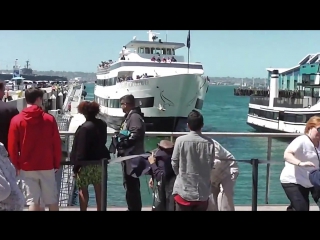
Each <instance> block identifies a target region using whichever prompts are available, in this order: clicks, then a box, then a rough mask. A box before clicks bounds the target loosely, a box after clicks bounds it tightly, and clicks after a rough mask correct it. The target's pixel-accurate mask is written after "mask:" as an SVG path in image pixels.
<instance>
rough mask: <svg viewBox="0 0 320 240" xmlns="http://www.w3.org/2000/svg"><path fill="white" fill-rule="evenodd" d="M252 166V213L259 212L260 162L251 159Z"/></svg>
mask: <svg viewBox="0 0 320 240" xmlns="http://www.w3.org/2000/svg"><path fill="white" fill-rule="evenodd" d="M251 165H252V211H258V167H259V160H258V159H251Z"/></svg>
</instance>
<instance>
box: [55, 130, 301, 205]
mask: <svg viewBox="0 0 320 240" xmlns="http://www.w3.org/2000/svg"><path fill="white" fill-rule="evenodd" d="M185 134H187V132H146V137H153V138H154V137H159V138H161V139H163V138H168V139H170V140H171V141H174V140H175V138H177V137H179V136H182V135H185ZM113 135H114V133H108V136H113ZM203 135H205V136H208V137H212V138H214V139H216V138H221V137H222V138H227V139H229V138H265V139H266V140H267V143H266V147H267V152H266V153H267V155H266V158H264V157H263V156H261V157H257V156H256V155H252V157H250V158H248V159H237V160H236V161H237V162H238V163H241V164H250V165H251V167H252V168H251V171H252V176H251V178H252V179H251V181H252V196H251V205H252V211H257V206H258V184H259V185H260V186H261V183H262V184H263V182H264V181H265V187H264V188H265V196H264V203H265V204H269V195H270V173H271V171H270V167H271V165H283V164H284V163H283V160H281V161H279V160H278V161H277V160H275V159H272V141H273V139H279V138H286V139H292V138H294V137H297V136H299V135H301V134H298V133H232V132H203ZM60 136H61V138H62V139H63V142H64V143H65V144H66V145H65V146H64V149H65V150H67V152H68V154H67V158H66V159H67V160H66V161H64V162H62V165H72V163H71V162H70V151H71V147H72V144H73V137H74V132H68V131H60ZM69 138H72V140H71V139H69ZM70 140H71V141H70ZM253 147H255V146H253ZM147 150H149V149H147ZM230 151H231V152H233V150H232V149H230ZM219 160H221V161H230V159H219ZM109 162H110V164H111V163H113V162H112V160H110V161H109ZM109 162H107V160H97V161H94V162H92V164H97V163H99V164H102V166H103V167H104V168H105V169H106V171H103V174H102V177H103V179H102V184H103V188H102V191H103V192H102V202H103V209H102V210H103V211H106V206H107V202H106V194H107V185H106V180H107V175H108V173H107V165H108V164H109ZM85 164H88V163H87V162H86V163H85ZM260 165H266V172H265V173H262V174H261V175H260V177H259V170H258V169H259V166H260ZM240 174H241V173H240ZM263 175H265V179H263V178H262V176H263ZM259 181H261V182H260V183H259Z"/></svg>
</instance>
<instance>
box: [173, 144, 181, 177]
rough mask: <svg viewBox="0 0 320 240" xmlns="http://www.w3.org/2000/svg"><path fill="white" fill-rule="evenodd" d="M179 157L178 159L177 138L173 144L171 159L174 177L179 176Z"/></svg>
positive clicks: (178, 145) (178, 146) (178, 147)
mask: <svg viewBox="0 0 320 240" xmlns="http://www.w3.org/2000/svg"><path fill="white" fill-rule="evenodd" d="M179 157H180V141H179V138H177V140H176V142H175V144H174V148H173V153H172V157H171V165H172V169H173V171H174V173H175V175H178V174H179V160H180V159H179Z"/></svg>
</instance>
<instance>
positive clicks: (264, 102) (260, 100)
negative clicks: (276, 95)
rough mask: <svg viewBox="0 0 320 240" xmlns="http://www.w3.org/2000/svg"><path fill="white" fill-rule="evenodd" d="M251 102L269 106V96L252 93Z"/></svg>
mask: <svg viewBox="0 0 320 240" xmlns="http://www.w3.org/2000/svg"><path fill="white" fill-rule="evenodd" d="M249 103H250V104H257V105H262V106H269V97H263V96H255V95H251V96H250V102H249Z"/></svg>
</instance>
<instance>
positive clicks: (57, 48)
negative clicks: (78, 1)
mask: <svg viewBox="0 0 320 240" xmlns="http://www.w3.org/2000/svg"><path fill="white" fill-rule="evenodd" d="M147 31H148V30H134V31H133V30H127V31H124V30H112V31H111V30H100V31H96V30H92V31H70V30H64V31H53V30H50V31H48V30H46V31H44V30H41V31H40V30H37V31H17V30H12V31H0V39H1V41H0V69H12V66H13V65H14V60H15V59H18V63H19V65H21V66H24V65H25V61H27V60H30V64H31V67H32V68H33V69H34V70H39V71H49V70H53V71H81V72H95V71H96V68H97V65H98V64H99V63H100V62H101V61H104V60H106V61H107V60H109V59H112V60H116V59H117V58H118V56H119V52H120V51H121V49H122V46H123V45H125V44H127V43H128V42H130V41H131V40H132V39H133V37H134V36H136V37H137V40H145V41H147V40H148V34H147ZM153 31H155V32H158V33H160V35H158V37H159V38H160V39H162V40H163V41H165V39H166V37H167V41H169V42H182V43H185V44H186V40H187V35H188V31H187V30H183V31H182V30H174V31H173V30H170V31H166V30H153ZM166 33H167V34H166ZM319 42H320V31H301V30H299V31H298V30H296V31H283V30H277V31H267V30H263V31H257V30H255V31H253V30H252V31H240V30H238V31H236V30H233V31H230V30H225V31H213V30H206V31H200V30H191V48H190V62H201V63H202V64H203V67H204V71H205V75H207V76H210V77H227V76H230V77H238V78H244V77H249V78H251V77H255V78H257V77H260V78H266V77H267V72H266V68H268V67H275V68H276V67H279V68H290V67H293V66H296V65H297V64H298V62H299V61H300V60H301V59H302V58H304V57H305V56H306V55H307V54H309V53H317V52H318V51H319V52H320V45H319ZM176 55H183V56H185V60H187V47H184V48H182V49H180V50H177V52H176Z"/></svg>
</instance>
